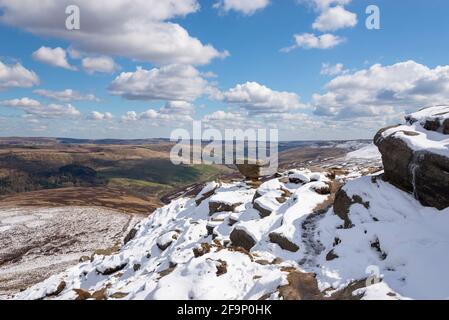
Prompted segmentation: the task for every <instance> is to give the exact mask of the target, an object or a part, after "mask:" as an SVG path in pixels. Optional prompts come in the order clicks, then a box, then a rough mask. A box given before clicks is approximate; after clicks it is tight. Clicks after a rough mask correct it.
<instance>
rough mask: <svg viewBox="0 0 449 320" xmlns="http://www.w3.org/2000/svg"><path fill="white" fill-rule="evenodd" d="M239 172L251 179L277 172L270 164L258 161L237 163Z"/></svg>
mask: <svg viewBox="0 0 449 320" xmlns="http://www.w3.org/2000/svg"><path fill="white" fill-rule="evenodd" d="M236 167H237V169H238V170H239V172H240V173H241V174H242V175H243V176H244V177H245V178H246V179H250V180H259V179H260V178H263V177H268V176H272V175H274V174H275V173H276V172H275V171H273V168H270V166H269V165H267V164H264V163H263V162H260V161H258V162H257V163H247V162H246V163H244V164H236Z"/></svg>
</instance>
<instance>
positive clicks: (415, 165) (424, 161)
mask: <svg viewBox="0 0 449 320" xmlns="http://www.w3.org/2000/svg"><path fill="white" fill-rule="evenodd" d="M448 112H449V107H448ZM425 114H426V112H425V110H422V111H420V112H419V116H417V115H416V114H412V115H409V116H407V118H406V119H407V121H408V122H409V123H412V124H410V125H409V126H397V127H390V128H385V129H382V130H380V131H379V132H378V133H377V135H376V136H375V138H374V143H375V144H376V145H377V147H378V148H379V151H380V153H381V154H382V161H383V165H384V170H385V174H384V178H385V180H386V181H388V182H390V183H391V184H393V185H395V186H396V187H398V188H400V189H402V190H405V191H408V192H410V193H412V194H413V195H414V196H415V198H416V199H417V200H419V201H420V202H421V204H423V205H425V206H430V207H435V208H437V209H440V210H442V209H445V208H447V207H449V147H448V143H449V136H448V137H447V138H446V136H445V135H444V134H442V131H444V130H443V129H442V128H435V127H432V129H436V130H435V131H440V133H433V132H432V133H431V132H429V131H426V130H427V129H425V128H424V127H426V126H427V127H428V128H430V124H429V123H428V121H431V120H432V119H433V120H432V121H434V120H435V118H432V117H431V116H428V117H426V116H424V115H425ZM440 120H441V119H440ZM440 120H438V121H439V123H440V122H441V121H440ZM435 121H436V120H435ZM441 123H442V124H444V123H445V122H444V121H443V122H441ZM426 124H427V125H426ZM423 126H424V127H423ZM430 138H432V140H430Z"/></svg>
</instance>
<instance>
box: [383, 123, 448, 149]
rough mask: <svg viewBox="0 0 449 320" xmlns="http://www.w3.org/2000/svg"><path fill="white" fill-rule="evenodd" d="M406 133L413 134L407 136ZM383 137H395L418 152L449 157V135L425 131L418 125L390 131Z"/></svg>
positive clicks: (404, 126)
mask: <svg viewBox="0 0 449 320" xmlns="http://www.w3.org/2000/svg"><path fill="white" fill-rule="evenodd" d="M406 132H409V133H412V134H406ZM382 136H383V137H384V138H386V137H389V136H394V137H396V138H398V139H401V140H402V141H404V142H405V143H407V145H408V146H409V147H410V148H411V149H412V150H414V151H416V152H430V153H435V154H438V155H441V156H444V157H449V135H445V134H442V133H439V132H435V131H428V130H425V129H424V128H423V127H422V126H421V125H420V124H418V123H415V124H412V125H401V126H398V127H394V128H391V129H388V130H386V131H385V132H384V133H383V134H382Z"/></svg>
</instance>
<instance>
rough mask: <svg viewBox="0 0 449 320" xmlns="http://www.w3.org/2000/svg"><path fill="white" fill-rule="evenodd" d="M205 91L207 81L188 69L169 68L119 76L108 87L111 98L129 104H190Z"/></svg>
mask: <svg viewBox="0 0 449 320" xmlns="http://www.w3.org/2000/svg"><path fill="white" fill-rule="evenodd" d="M206 89H207V81H206V80H205V79H203V78H202V76H201V73H200V72H199V71H198V70H197V69H195V68H194V67H192V66H187V65H169V66H165V67H161V68H154V69H151V70H146V69H143V68H141V67H138V68H137V70H136V71H135V72H122V73H121V74H120V75H119V76H118V77H117V78H116V79H115V80H114V81H113V82H112V83H111V85H110V86H109V91H110V93H111V94H113V95H119V96H122V97H124V98H126V99H131V100H149V101H151V100H169V101H194V100H195V99H197V98H198V97H199V96H201V95H202V94H203V93H204V92H205V91H206Z"/></svg>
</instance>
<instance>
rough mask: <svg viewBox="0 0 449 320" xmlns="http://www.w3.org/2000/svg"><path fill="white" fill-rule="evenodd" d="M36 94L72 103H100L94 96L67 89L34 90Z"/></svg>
mask: <svg viewBox="0 0 449 320" xmlns="http://www.w3.org/2000/svg"><path fill="white" fill-rule="evenodd" d="M33 93H34V94H37V95H39V96H41V97H45V98H49V99H53V100H58V101H63V102H70V101H99V99H98V98H97V97H96V96H95V95H93V94H82V93H80V92H78V91H75V90H72V89H66V90H63V91H51V90H44V89H39V90H34V91H33Z"/></svg>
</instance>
